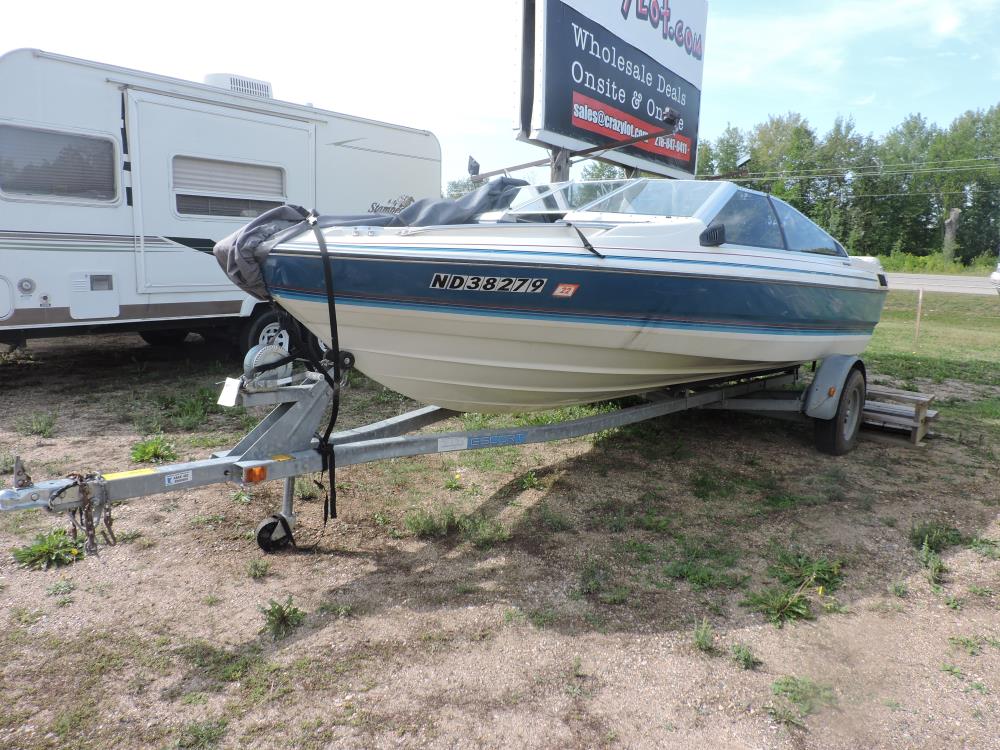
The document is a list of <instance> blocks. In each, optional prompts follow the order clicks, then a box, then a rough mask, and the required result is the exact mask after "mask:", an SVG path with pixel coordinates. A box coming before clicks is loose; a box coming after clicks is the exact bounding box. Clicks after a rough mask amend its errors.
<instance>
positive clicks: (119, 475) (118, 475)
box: [104, 469, 156, 479]
mask: <svg viewBox="0 0 1000 750" xmlns="http://www.w3.org/2000/svg"><path fill="white" fill-rule="evenodd" d="M155 473H156V469H132V470H131V471H116V472H113V473H111V474H105V475H104V478H105V479H128V478H129V477H144V476H146V475H147V474H155Z"/></svg>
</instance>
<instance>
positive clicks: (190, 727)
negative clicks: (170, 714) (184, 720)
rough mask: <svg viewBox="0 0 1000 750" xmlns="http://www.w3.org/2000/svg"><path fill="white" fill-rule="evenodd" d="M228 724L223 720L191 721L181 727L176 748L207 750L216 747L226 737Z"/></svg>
mask: <svg viewBox="0 0 1000 750" xmlns="http://www.w3.org/2000/svg"><path fill="white" fill-rule="evenodd" d="M227 725H228V722H227V721H226V720H225V719H206V720H205V721H192V722H191V723H190V724H185V725H184V726H183V727H181V733H180V735H179V736H178V737H177V743H176V746H177V747H178V748H187V749H189V750H208V749H209V748H213V747H218V745H219V743H220V742H222V738H223V737H224V736H225V735H226V727H227Z"/></svg>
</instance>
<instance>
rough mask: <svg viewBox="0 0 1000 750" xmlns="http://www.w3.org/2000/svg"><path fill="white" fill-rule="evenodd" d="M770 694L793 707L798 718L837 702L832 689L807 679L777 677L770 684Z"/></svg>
mask: <svg viewBox="0 0 1000 750" xmlns="http://www.w3.org/2000/svg"><path fill="white" fill-rule="evenodd" d="M771 692H772V693H774V695H775V696H777V697H778V698H783V699H784V700H786V701H788V702H789V703H790V704H791V705H793V706H795V708H796V709H797V710H798V712H799V717H800V718H804V717H806V716H808V715H809V714H811V713H813V712H814V711H816V710H817V709H818V708H821V707H823V706H832V705H833V704H834V703H836V702H837V701H836V697H835V696H834V693H833V688H832V687H830V686H829V685H824V684H823V683H819V682H813V681H812V680H810V679H809V678H808V677H791V676H789V677H779V678H778V679H776V680H775V681H774V682H773V683H772V684H771Z"/></svg>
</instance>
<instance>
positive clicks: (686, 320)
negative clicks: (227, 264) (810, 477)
mask: <svg viewBox="0 0 1000 750" xmlns="http://www.w3.org/2000/svg"><path fill="white" fill-rule="evenodd" d="M332 263H333V276H334V285H335V291H336V295H337V298H338V300H340V301H342V302H344V303H347V304H352V305H368V306H374V307H385V308H397V309H413V310H438V311H442V312H452V313H460V314H469V315H487V316H497V317H510V318H523V319H546V320H561V321H566V322H573V321H580V322H590V323H603V324H611V325H627V326H638V327H656V328H660V327H666V328H692V329H699V330H719V331H745V332H748V333H752V332H759V333H782V334H792V335H795V334H798V335H831V336H835V335H869V334H871V332H872V330H873V329H874V327H875V324H876V323H877V322H878V319H879V315H880V313H881V309H882V304H883V302H884V300H885V294H884V291H882V290H876V289H852V288H847V287H836V286H826V285H803V284H798V283H793V282H782V281H777V280H772V279H747V278H728V277H710V276H696V275H684V274H680V275H678V274H668V273H661V272H649V271H632V270H628V269H597V268H594V269H592V268H581V267H565V266H554V267H553V266H548V267H545V266H537V265H531V266H525V265H520V264H517V265H515V264H498V263H477V262H474V261H449V260H442V259H428V260H426V261H423V260H413V259H407V260H401V259H396V258H365V257H358V256H347V257H344V256H340V257H338V256H337V255H334V256H333V258H332ZM436 274H462V275H477V276H482V277H486V276H497V277H511V276H516V277H520V278H525V277H531V278H544V279H545V280H546V282H545V286H544V288H543V291H542V292H541V293H536V294H530V293H513V292H497V291H490V292H487V291H466V290H449V289H436V288H431V282H432V279H433V278H434V276H435V275H436ZM264 276H265V280H266V281H267V284H268V286H269V288H270V289H271V290H272V291H273V293H274V294H275V296H278V297H280V296H287V297H294V298H297V299H307V300H311V301H320V302H322V301H325V299H326V294H325V290H324V286H323V274H322V270H321V266H320V258H319V256H318V255H317V254H315V253H310V254H308V255H283V254H276V253H272V254H271V255H269V256H268V258H267V260H266V262H265V264H264ZM559 284H573V285H577V288H576V290H575V292H574V293H573V295H572V296H571V297H555V296H553V292H554V291H555V289H556V287H557V286H558V285H559Z"/></svg>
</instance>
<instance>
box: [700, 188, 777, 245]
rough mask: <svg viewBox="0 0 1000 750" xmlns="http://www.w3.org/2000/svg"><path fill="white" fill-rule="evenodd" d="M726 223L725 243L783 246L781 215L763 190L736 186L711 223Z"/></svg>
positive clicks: (713, 224) (715, 224) (714, 224)
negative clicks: (757, 191)
mask: <svg viewBox="0 0 1000 750" xmlns="http://www.w3.org/2000/svg"><path fill="white" fill-rule="evenodd" d="M719 224H725V226H726V244H733V245H750V246H751V247H769V248H776V249H778V250H783V249H784V248H785V243H784V242H783V241H782V239H781V229H780V228H779V227H778V217H777V216H775V215H774V210H773V209H772V208H771V204H770V203H769V202H768V200H767V196H764V195H761V194H760V193H750V192H747V191H746V190H737V191H736V194H735V195H733V197H732V198H730V199H729V202H728V203H726V205H725V206H723V207H722V210H721V211H719V213H718V214H717V215H716V217H715V219H713V220H712V223H711V224H710V225H709V226H713V227H714V226H717V225H719Z"/></svg>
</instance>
